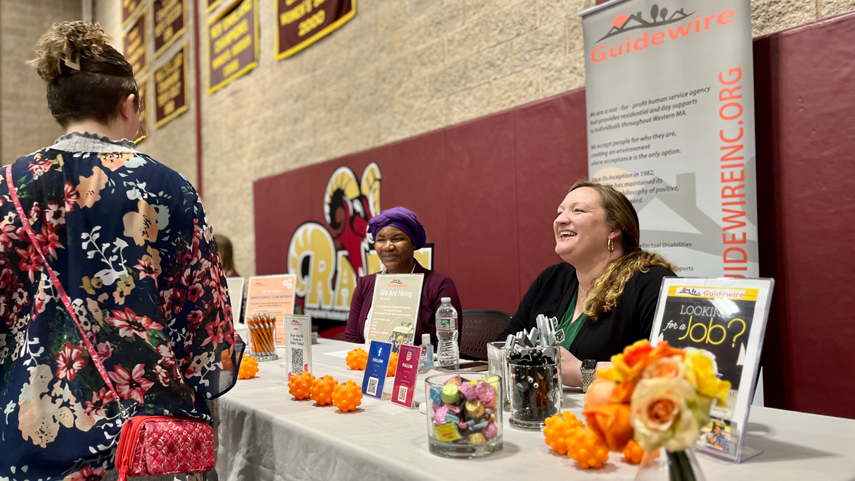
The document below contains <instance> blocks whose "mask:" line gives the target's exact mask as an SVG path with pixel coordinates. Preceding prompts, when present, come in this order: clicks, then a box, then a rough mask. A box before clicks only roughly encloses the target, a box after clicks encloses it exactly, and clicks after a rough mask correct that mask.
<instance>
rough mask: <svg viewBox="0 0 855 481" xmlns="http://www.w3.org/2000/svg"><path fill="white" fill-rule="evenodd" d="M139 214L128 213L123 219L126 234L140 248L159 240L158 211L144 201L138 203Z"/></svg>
mask: <svg viewBox="0 0 855 481" xmlns="http://www.w3.org/2000/svg"><path fill="white" fill-rule="evenodd" d="M137 209H138V210H139V212H128V213H127V214H125V215H124V217H122V222H123V223H124V224H125V232H124V234H125V235H126V236H128V237H132V238H133V239H134V243H135V244H136V245H138V246H141V245H145V243H146V242H154V241H156V240H157V211H156V210H155V209H154V207H152V206H151V205H149V203H148V202H146V201H144V200H139V201H137Z"/></svg>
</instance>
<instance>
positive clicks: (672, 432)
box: [583, 340, 730, 479]
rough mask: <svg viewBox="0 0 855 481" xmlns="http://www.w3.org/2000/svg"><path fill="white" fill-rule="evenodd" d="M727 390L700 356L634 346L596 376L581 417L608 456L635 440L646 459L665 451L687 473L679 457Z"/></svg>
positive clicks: (666, 347) (710, 364)
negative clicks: (661, 450)
mask: <svg viewBox="0 0 855 481" xmlns="http://www.w3.org/2000/svg"><path fill="white" fill-rule="evenodd" d="M729 390H730V382H728V381H722V380H720V379H719V378H718V376H717V374H716V369H715V365H714V364H713V361H712V360H711V359H710V358H709V357H707V356H706V355H705V354H704V353H703V351H698V350H684V349H676V348H673V347H671V346H669V345H668V343H667V342H661V343H659V344H657V345H656V346H655V347H654V346H651V345H650V343H649V342H648V341H646V340H645V341H638V342H636V343H635V344H633V345H631V346H628V347H627V348H626V349H624V351H623V353H621V354H618V355H615V356H612V367H611V368H609V369H605V370H601V371H599V372H598V373H597V380H596V381H594V383H593V384H591V386H590V388H589V389H588V392H587V393H586V394H585V406H584V410H583V414H584V415H585V420H586V421H587V425H588V429H589V430H591V431H592V432H594V433H595V434H596V435H597V437H599V438H600V439H601V440H602V441H603V442H604V443H605V444H606V445H607V446H608V448H609V450H611V451H623V450H624V448H625V447H626V446H627V444H628V443H629V442H630V441H631V440H633V439H634V440H635V441H636V442H637V443H638V445H639V446H641V448H642V449H644V451H645V452H647V453H653V452H655V451H658V449H659V448H661V447H664V448H665V449H666V450H667V451H668V453H669V454H668V457H669V460H670V461H672V462H674V464H675V465H676V466H678V467H679V466H683V467H684V468H688V469H689V471H691V468H690V466H689V465H688V461H687V460H686V459H685V456H686V454H685V453H684V451H685V450H688V449H690V448H691V447H692V446H694V444H695V441H696V440H697V439H698V435H699V433H700V430H701V426H703V425H704V424H706V423H707V421H708V420H709V410H710V406H711V404H712V403H713V402H714V401H715V402H718V403H720V404H722V405H723V404H724V402H725V401H726V400H727V394H728V391H729ZM672 453H673V456H672ZM681 456H682V457H681ZM671 473H672V474H679V473H675V472H674V471H673V470H672V471H671ZM687 474H691V473H687ZM677 477H680V476H677ZM672 478H673V476H672ZM688 479H693V476H692V477H689V478H688Z"/></svg>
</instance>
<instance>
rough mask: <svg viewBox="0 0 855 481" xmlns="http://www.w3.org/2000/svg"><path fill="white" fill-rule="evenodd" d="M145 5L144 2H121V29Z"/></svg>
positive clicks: (139, 0)
mask: <svg viewBox="0 0 855 481" xmlns="http://www.w3.org/2000/svg"><path fill="white" fill-rule="evenodd" d="M143 5H145V0H122V28H125V27H127V26H128V23H129V22H130V21H131V19H132V18H133V17H134V15H136V14H137V12H139V11H140V9H141V8H142V7H143Z"/></svg>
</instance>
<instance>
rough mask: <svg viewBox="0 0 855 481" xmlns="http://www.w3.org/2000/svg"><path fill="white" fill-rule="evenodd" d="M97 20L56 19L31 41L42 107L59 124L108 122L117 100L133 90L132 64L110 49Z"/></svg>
mask: <svg viewBox="0 0 855 481" xmlns="http://www.w3.org/2000/svg"><path fill="white" fill-rule="evenodd" d="M108 40H109V37H108V36H107V34H105V33H104V30H103V29H101V26H100V25H98V24H97V23H85V22H80V21H76V22H62V23H56V24H54V25H53V27H51V29H50V30H48V32H47V33H45V34H44V35H43V36H42V38H41V39H39V41H38V43H36V46H35V51H36V58H35V59H33V60H32V61H30V64H31V65H33V67H35V69H36V72H38V74H39V77H41V78H42V79H43V80H44V81H45V82H46V83H47V101H48V108H49V109H50V111H51V113H52V114H53V116H54V118H55V119H56V121H57V122H59V124H60V125H61V126H62V127H63V128H65V127H67V126H68V125H70V124H71V123H72V122H75V121H80V120H95V121H97V122H100V123H102V124H104V125H108V124H109V123H110V122H112V121H113V119H115V118H116V117H117V116H118V114H119V110H118V109H119V104H120V103H121V102H122V100H123V99H125V98H127V96H129V95H131V94H133V95H134V105H135V107H137V110H139V90H138V87H137V82H136V80H135V79H134V68H133V67H132V66H131V64H130V63H128V61H127V60H126V59H125V57H123V56H122V54H120V53H119V52H118V51H117V50H116V49H115V48H113V47H112V46H110V44H108V43H107V41H108Z"/></svg>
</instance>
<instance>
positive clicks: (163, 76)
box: [154, 43, 190, 128]
mask: <svg viewBox="0 0 855 481" xmlns="http://www.w3.org/2000/svg"><path fill="white" fill-rule="evenodd" d="M154 94H155V98H154V118H155V124H154V126H155V127H157V128H160V127H163V126H164V125H165V124H166V123H167V122H169V121H170V120H172V119H174V118H175V117H178V116H179V115H181V114H182V113H184V112H186V111H187V108H188V107H187V99H188V97H189V96H190V92H189V91H188V85H187V44H186V43H185V44H184V47H183V48H182V49H181V50H179V51H178V52H177V53H176V54H175V56H174V57H172V58H171V59H170V60H169V61H168V62H166V63H165V64H163V66H162V67H160V68H159V69H157V70H156V71H155V72H154Z"/></svg>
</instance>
